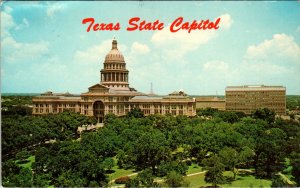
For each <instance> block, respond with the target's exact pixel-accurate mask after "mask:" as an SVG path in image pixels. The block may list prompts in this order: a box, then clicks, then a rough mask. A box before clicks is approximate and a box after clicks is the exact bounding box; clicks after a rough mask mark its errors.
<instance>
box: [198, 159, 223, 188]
mask: <svg viewBox="0 0 300 188" xmlns="http://www.w3.org/2000/svg"><path fill="white" fill-rule="evenodd" d="M203 164H204V165H205V169H207V172H206V173H205V178H204V181H205V182H207V183H212V185H213V186H214V187H217V184H220V183H223V181H224V177H223V171H224V164H222V163H221V159H220V158H219V157H218V156H216V155H213V156H212V157H210V158H207V159H204V160H203Z"/></svg>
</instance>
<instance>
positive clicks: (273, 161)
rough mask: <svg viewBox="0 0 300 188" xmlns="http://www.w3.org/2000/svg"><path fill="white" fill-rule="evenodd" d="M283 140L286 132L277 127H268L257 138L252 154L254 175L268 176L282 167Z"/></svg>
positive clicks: (283, 154)
mask: <svg viewBox="0 0 300 188" xmlns="http://www.w3.org/2000/svg"><path fill="white" fill-rule="evenodd" d="M285 140H286V134H285V133H284V132H283V131H282V130H281V129H278V128H271V129H268V130H266V131H265V132H264V134H263V135H261V137H260V138H257V143H256V146H255V156H254V168H255V171H256V175H258V176H261V177H268V178H270V177H272V176H273V175H274V174H275V173H277V172H279V171H281V170H282V169H283V164H284V161H285V157H286V154H285V152H284V148H285V143H286V141H285Z"/></svg>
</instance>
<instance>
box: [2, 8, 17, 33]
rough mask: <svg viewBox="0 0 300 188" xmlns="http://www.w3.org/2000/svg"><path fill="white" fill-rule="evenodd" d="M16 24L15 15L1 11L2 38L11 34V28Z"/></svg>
mask: <svg viewBox="0 0 300 188" xmlns="http://www.w3.org/2000/svg"><path fill="white" fill-rule="evenodd" d="M15 26H16V23H15V22H14V20H13V17H12V16H11V15H10V14H9V13H7V12H2V13H1V38H4V37H7V36H10V33H9V30H10V29H12V28H13V27H15Z"/></svg>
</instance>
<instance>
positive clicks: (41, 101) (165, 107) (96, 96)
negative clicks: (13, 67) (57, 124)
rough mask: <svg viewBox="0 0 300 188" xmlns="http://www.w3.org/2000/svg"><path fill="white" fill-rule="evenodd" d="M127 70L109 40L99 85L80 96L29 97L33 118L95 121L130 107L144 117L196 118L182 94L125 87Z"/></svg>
mask: <svg viewBox="0 0 300 188" xmlns="http://www.w3.org/2000/svg"><path fill="white" fill-rule="evenodd" d="M128 76H129V71H128V70H127V69H126V63H125V60H124V56H123V55H122V54H121V53H120V51H119V50H118V47H117V41H116V40H115V39H114V40H113V41H112V49H111V50H110V52H109V53H108V54H107V55H106V57H105V60H104V63H103V69H101V70H100V82H99V83H97V84H95V85H93V86H91V87H89V88H88V91H87V92H85V93H82V94H81V95H77V96H76V95H72V94H70V93H65V94H54V93H52V92H51V91H48V92H46V93H43V94H41V95H40V96H37V97H34V98H33V104H34V105H33V111H32V113H33V114H34V115H42V114H51V113H52V114H55V113H59V112H63V111H65V110H69V111H73V112H78V113H80V114H84V115H87V116H95V117H97V118H98V120H99V122H102V121H103V117H104V116H105V115H106V114H109V113H113V114H115V115H117V116H124V115H126V113H128V112H129V111H130V110H131V109H133V108H140V109H141V110H142V111H143V112H144V114H145V115H150V114H172V115H175V116H176V115H187V116H195V115H196V101H195V99H194V98H191V97H189V96H187V94H185V93H184V92H183V91H180V92H173V93H171V94H169V95H167V96H157V95H153V94H151V95H147V94H144V93H141V92H138V91H137V90H135V89H134V88H131V87H129V83H128Z"/></svg>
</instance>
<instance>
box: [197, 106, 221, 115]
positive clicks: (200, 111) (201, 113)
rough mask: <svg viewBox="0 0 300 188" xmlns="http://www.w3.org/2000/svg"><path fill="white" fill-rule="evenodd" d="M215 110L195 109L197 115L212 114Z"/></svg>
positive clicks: (216, 110)
mask: <svg viewBox="0 0 300 188" xmlns="http://www.w3.org/2000/svg"><path fill="white" fill-rule="evenodd" d="M216 112H218V109H216V108H205V109H197V115H198V116H213V115H214V114H215V113H216Z"/></svg>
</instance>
